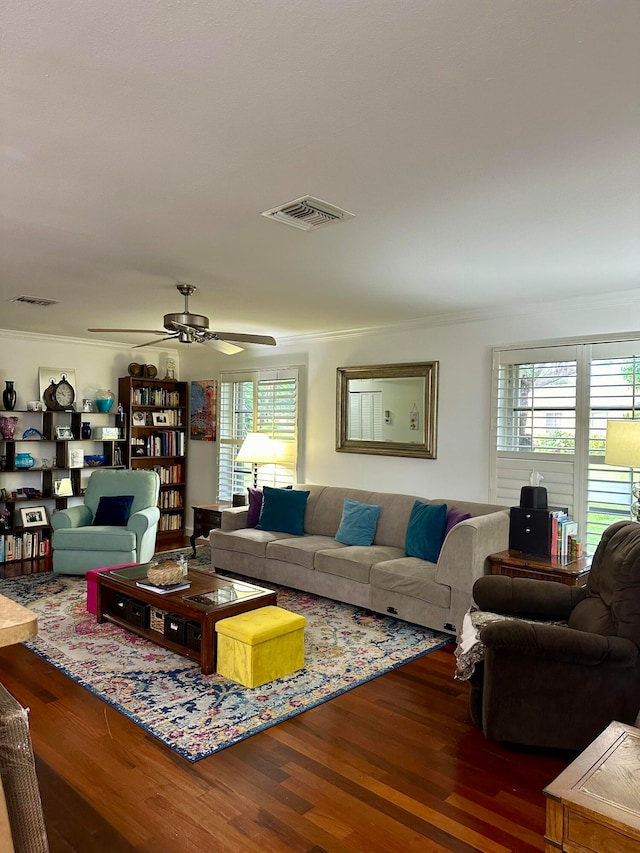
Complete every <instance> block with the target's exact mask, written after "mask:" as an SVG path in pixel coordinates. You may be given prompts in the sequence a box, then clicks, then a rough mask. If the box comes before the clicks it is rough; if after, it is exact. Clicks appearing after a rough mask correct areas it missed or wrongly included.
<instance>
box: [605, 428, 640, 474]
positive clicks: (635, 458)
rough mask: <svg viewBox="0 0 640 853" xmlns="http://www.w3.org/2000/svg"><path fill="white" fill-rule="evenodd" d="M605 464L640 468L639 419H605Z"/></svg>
mask: <svg viewBox="0 0 640 853" xmlns="http://www.w3.org/2000/svg"><path fill="white" fill-rule="evenodd" d="M604 461H605V464H607V465H618V466H619V467H621V468H640V420H638V421H607V448H606V451H605V456H604Z"/></svg>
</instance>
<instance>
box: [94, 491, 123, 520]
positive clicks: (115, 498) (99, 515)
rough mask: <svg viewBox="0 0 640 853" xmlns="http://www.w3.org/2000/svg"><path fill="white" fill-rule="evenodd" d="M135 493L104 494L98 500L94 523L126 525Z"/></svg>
mask: <svg viewBox="0 0 640 853" xmlns="http://www.w3.org/2000/svg"><path fill="white" fill-rule="evenodd" d="M132 503H133V495H103V496H102V497H101V498H100V501H99V502H98V509H97V510H96V515H95V518H94V519H93V523H94V524H102V525H106V526H107V527H126V525H127V521H129V515H130V514H131V504H132Z"/></svg>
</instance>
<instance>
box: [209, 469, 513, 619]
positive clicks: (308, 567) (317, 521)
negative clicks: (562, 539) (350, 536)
mask: <svg viewBox="0 0 640 853" xmlns="http://www.w3.org/2000/svg"><path fill="white" fill-rule="evenodd" d="M294 488H295V489H302V490H305V491H309V492H310V494H309V498H308V501H307V505H306V509H305V516H304V531H305V532H304V535H303V536H293V535H290V534H287V533H279V532H272V531H267V530H259V529H256V528H252V527H246V522H247V514H248V509H247V507H234V508H229V509H226V510H224V511H223V513H222V526H221V528H220V529H216V530H212V531H211V532H210V534H209V538H210V542H211V556H212V563H213V565H214V566H215V568H217V569H223V570H226V571H230V572H236V573H238V574H241V575H246V576H248V577H252V578H256V579H258V580H267V581H273V582H275V583H279V584H283V585H285V586H291V587H294V588H295V589H300V590H304V591H306V592H313V593H315V594H317V595H322V596H325V597H327V598H333V599H336V600H338V601H344V602H347V603H349V604H354V605H356V606H359V607H366V608H369V609H370V610H373V611H375V612H377V613H384V614H391V615H393V616H395V617H397V618H399V619H404V620H406V621H407V622H414V623H416V624H418V625H424V626H426V627H429V628H434V629H437V630H440V631H446V632H448V633H451V634H455V633H456V632H457V630H458V628H459V627H461V625H462V618H463V616H464V614H465V613H466V611H467V610H468V609H469V607H470V606H471V603H472V596H471V593H472V588H473V584H474V581H475V580H476V579H477V578H479V577H480V576H481V575H483V574H486V573H487V571H488V561H487V557H488V555H489V554H493V553H495V552H496V551H502V550H504V549H505V548H507V547H508V538H509V511H508V510H507V509H504V508H503V507H499V506H494V505H491V504H483V503H473V502H470V501H458V500H456V501H449V500H445V499H438V500H428V499H426V498H422V497H416V496H413V495H397V494H390V493H385V492H369V491H364V490H361V489H347V488H340V487H336V486H317V485H296V486H295V487H294ZM345 498H352V499H354V500H356V501H360V502H362V503H368V504H376V505H378V506H381V507H382V510H381V512H380V516H379V519H378V524H377V528H376V534H375V539H374V541H373V544H372V545H370V546H358V545H342V544H341V543H340V542H337V541H336V540H335V539H334V536H335V534H336V532H337V530H338V527H339V525H340V520H341V517H342V510H343V505H344V499H345ZM416 500H419V501H421V502H423V503H432V504H442V503H445V504H447V506H448V507H449V509H451V508H452V507H455V508H457V509H459V510H460V511H462V512H463V513H470V514H471V516H472V517H471V518H469V519H467V520H465V521H460V522H459V523H458V524H456V526H455V527H453V528H452V529H451V530H450V531H449V533H448V534H447V536H446V538H445V541H444V544H443V546H442V549H441V551H440V556H439V558H438V562H437V563H429V562H427V561H425V560H422V559H419V558H417V557H407V556H406V555H405V550H404V549H405V533H406V529H407V525H408V523H409V517H410V515H411V510H412V509H413V505H414V503H415V501H416Z"/></svg>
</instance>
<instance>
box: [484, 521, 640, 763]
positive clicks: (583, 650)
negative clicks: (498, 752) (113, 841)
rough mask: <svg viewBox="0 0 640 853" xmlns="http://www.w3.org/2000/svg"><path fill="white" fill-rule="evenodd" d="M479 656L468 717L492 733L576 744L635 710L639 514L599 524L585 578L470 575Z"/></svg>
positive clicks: (543, 743) (639, 695)
mask: <svg viewBox="0 0 640 853" xmlns="http://www.w3.org/2000/svg"><path fill="white" fill-rule="evenodd" d="M473 597H474V600H475V602H476V604H477V606H478V607H479V608H480V609H481V610H487V611H492V612H494V613H502V614H505V615H509V616H515V617H521V618H522V619H526V618H531V619H539V620H543V621H544V620H547V621H560V620H567V623H568V627H564V626H563V627H561V626H557V625H548V624H547V625H545V624H536V623H531V622H526V621H520V620H519V619H515V620H513V619H508V620H505V621H500V622H493V623H491V624H488V625H485V626H484V627H483V628H482V629H481V632H480V639H481V640H482V642H483V644H484V645H485V657H484V662H483V663H481V664H479V665H478V666H476V671H475V673H474V675H473V676H472V678H471V680H470V685H471V695H470V708H471V716H472V718H473V720H474V722H475V723H476V724H477V725H478V726H480V727H481V728H482V729H483V731H484V733H485V735H486V736H487V737H488V738H491V739H492V740H499V741H504V742H508V743H518V744H526V745H530V746H539V747H553V748H559V749H569V750H581V749H583V748H584V747H585V746H587V745H588V744H589V743H591V741H592V740H594V739H595V737H597V735H599V734H600V733H601V732H602V731H603V730H604V729H605V728H606V727H607V726H608V725H609V723H610V722H611V721H612V720H618V721H619V722H622V723H628V724H633V723H634V722H635V719H636V716H637V714H638V711H640V524H638V523H637V522H629V521H621V522H618V523H617V524H612V525H611V526H610V527H609V528H607V530H606V531H605V533H604V535H603V537H602V539H601V541H600V544H599V545H598V548H597V550H596V553H595V555H594V558H593V563H592V567H591V572H590V574H589V578H588V580H587V585H586V587H584V588H577V587H569V586H565V585H564V584H560V583H554V582H552V581H538V580H529V579H524V578H509V577H502V576H497V575H490V576H486V577H482V578H480V579H479V580H477V581H476V583H475V585H474V588H473Z"/></svg>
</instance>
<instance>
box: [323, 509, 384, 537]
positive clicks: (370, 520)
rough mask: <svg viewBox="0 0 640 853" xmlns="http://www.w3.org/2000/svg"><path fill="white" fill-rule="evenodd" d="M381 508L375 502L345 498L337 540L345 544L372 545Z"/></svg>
mask: <svg viewBox="0 0 640 853" xmlns="http://www.w3.org/2000/svg"><path fill="white" fill-rule="evenodd" d="M381 509H382V507H379V506H375V504H363V503H360V501H354V500H352V499H351V498H345V499H344V506H343V508H342V519H341V520H340V527H338V532H337V533H336V537H335V538H336V542H342V544H343V545H371V543H372V542H373V539H374V536H375V535H376V525H377V524H378V516H379V515H380V510H381Z"/></svg>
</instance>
